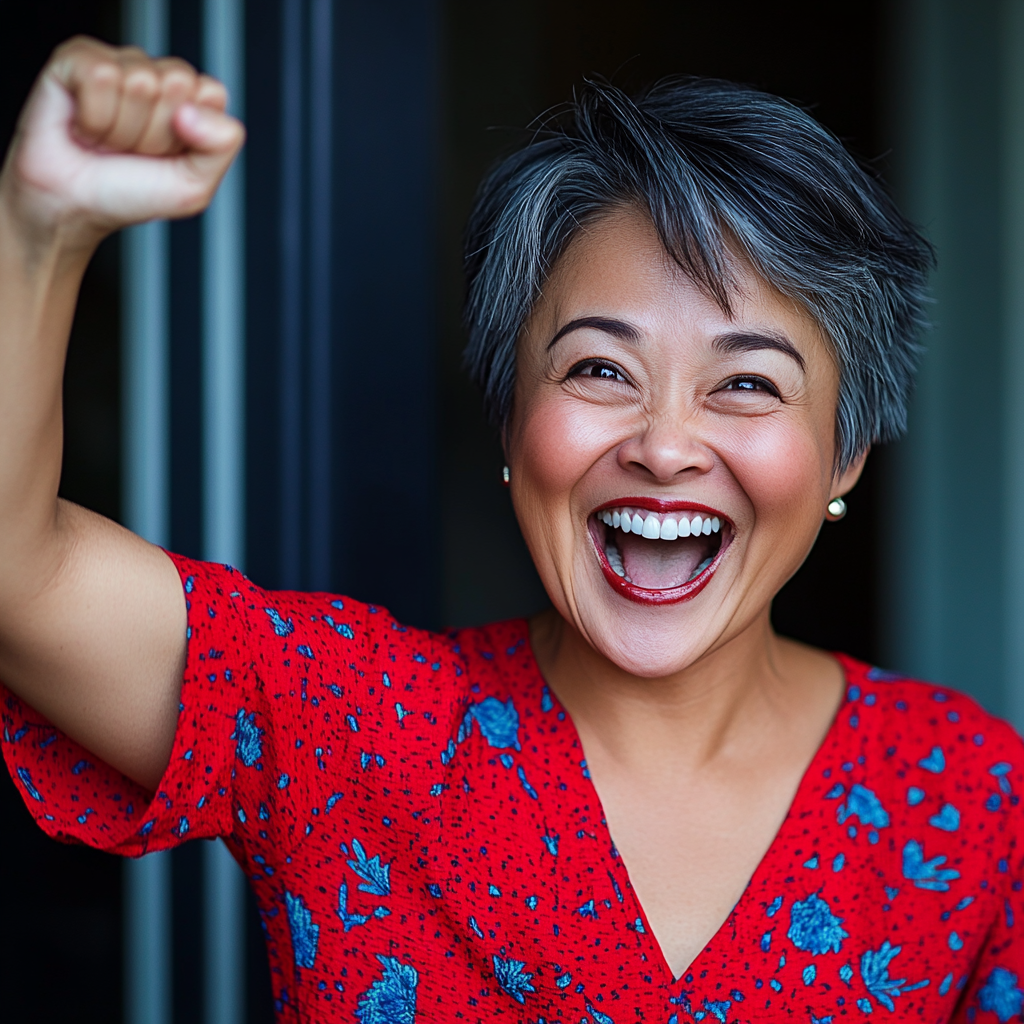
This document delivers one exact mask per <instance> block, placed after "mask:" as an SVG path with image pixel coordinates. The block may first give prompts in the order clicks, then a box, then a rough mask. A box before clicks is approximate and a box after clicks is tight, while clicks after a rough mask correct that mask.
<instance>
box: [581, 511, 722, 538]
mask: <svg viewBox="0 0 1024 1024" xmlns="http://www.w3.org/2000/svg"><path fill="white" fill-rule="evenodd" d="M597 517H598V519H600V520H601V522H603V523H607V524H608V525H609V526H610V527H611V528H612V529H613V530H622V532H623V533H635V534H637V536H639V537H646V538H647V539H648V540H675V539H676V538H677V537H696V536H697V535H698V534H704V536H707V535H708V534H711V533H718V531H719V530H720V529H721V528H722V522H721V520H720V519H719V518H718V516H701V515H700V513H694V514H692V515H691V514H690V513H687V512H679V513H676V514H674V515H659V514H658V513H657V512H646V511H644V510H643V509H638V510H634V509H628V508H624V509H605V511H603V512H598V514H597Z"/></svg>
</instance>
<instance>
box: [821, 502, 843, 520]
mask: <svg viewBox="0 0 1024 1024" xmlns="http://www.w3.org/2000/svg"><path fill="white" fill-rule="evenodd" d="M825 515H826V517H827V518H828V519H830V520H831V521H832V522H833V523H837V522H839V520H840V519H842V518H843V516H845V515H846V502H845V501H843V499H842V498H833V499H832V500H831V501H830V502H829V503H828V505H827V506H826V507H825Z"/></svg>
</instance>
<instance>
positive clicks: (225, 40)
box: [202, 0, 245, 1024]
mask: <svg viewBox="0 0 1024 1024" xmlns="http://www.w3.org/2000/svg"><path fill="white" fill-rule="evenodd" d="M244 45H245V31H244V5H243V3H242V0H204V3H203V56H204V64H205V66H206V70H207V72H209V73H210V74H212V75H214V76H215V77H217V78H219V79H220V80H221V81H223V82H224V84H225V85H226V86H227V89H228V93H229V96H230V107H229V109H230V110H231V112H232V113H233V114H235V115H237V116H243V115H244V110H243V100H244V96H245V72H244V66H243V60H244ZM244 182H245V176H244V164H243V161H242V159H241V158H240V159H239V160H237V161H236V162H235V164H234V166H233V167H232V168H231V170H230V171H229V172H228V174H227V176H226V177H225V179H224V181H223V183H222V184H221V187H220V189H219V190H218V193H217V196H216V198H215V199H214V201H213V203H212V204H211V205H210V208H209V210H208V211H207V212H206V214H205V215H204V217H203V236H202V237H203V240H202V259H203V274H202V282H203V283H202V302H203V355H202V375H203V381H202V392H203V551H204V556H205V557H206V558H207V559H210V560H212V561H218V562H226V563H230V564H232V565H235V566H239V567H241V566H242V565H243V563H244V560H245V435H244V432H245V413H244V397H245V351H244V347H245V262H244V260H245V222H244ZM243 887H244V879H243V877H242V873H241V871H240V870H239V868H238V867H237V865H235V863H234V861H233V860H232V858H231V855H230V854H229V853H228V851H227V849H226V848H225V847H224V846H223V844H222V843H219V842H218V843H210V844H208V845H207V846H206V848H205V851H204V892H203V913H204V935H203V938H204V960H205V971H204V1011H205V1017H206V1021H207V1024H241V1022H242V1020H243V1015H244V1006H245V979H244V962H245V961H244V950H245V893H244V888H243Z"/></svg>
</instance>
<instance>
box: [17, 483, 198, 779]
mask: <svg viewBox="0 0 1024 1024" xmlns="http://www.w3.org/2000/svg"><path fill="white" fill-rule="evenodd" d="M58 517H59V526H58V530H57V531H56V535H57V536H58V538H59V540H58V542H57V543H58V544H59V551H58V552H57V554H56V555H55V557H54V560H53V566H52V568H51V569H50V570H49V571H48V572H47V573H46V574H45V575H43V576H42V577H41V578H39V579H38V580H35V581H33V584H32V585H31V586H30V587H28V588H26V589H25V590H24V591H23V592H22V593H21V594H19V595H17V597H16V598H15V599H12V600H11V601H10V602H9V604H10V606H9V607H4V608H3V609H0V679H2V680H3V682H4V683H5V684H6V685H7V687H8V688H9V689H10V690H12V691H13V692H14V693H15V694H17V695H18V696H19V697H20V698H21V699H22V700H24V701H25V702H26V703H27V704H29V705H30V706H31V707H33V708H35V709H36V710H37V711H39V712H40V713H41V714H43V715H45V716H46V718H47V719H49V720H50V721H51V722H52V723H53V724H54V725H55V726H57V727H58V728H59V729H60V730H61V731H62V732H64V733H65V734H66V735H67V736H69V737H71V738H72V739H74V740H75V741H77V742H78V743H80V744H81V745H82V746H83V747H85V748H86V749H87V750H89V751H91V752H92V753H93V754H95V755H96V756H97V757H99V758H101V759H102V760H104V761H105V762H107V763H108V764H110V765H111V766H113V767H114V768H117V769H118V770H120V771H121V772H123V773H124V774H125V775H127V776H129V777H130V778H132V779H134V780H135V781H137V782H139V783H141V784H142V785H143V786H145V787H147V788H149V789H152V788H154V787H155V786H156V784H157V782H158V781H159V779H160V777H161V775H162V774H163V771H164V768H165V767H166V766H167V761H168V758H169V756H170V751H171V746H172V743H173V741H174V730H175V724H176V721H177V707H178V696H179V693H180V689H181V678H182V670H183V668H184V664H185V651H186V646H185V645H186V640H185V629H186V613H185V598H184V595H183V593H182V588H181V582H180V579H179V576H178V572H177V570H176V568H175V566H174V563H173V562H172V561H171V559H170V558H169V557H168V556H167V554H166V553H165V552H163V551H162V550H161V549H160V548H158V547H155V546H154V545H152V544H149V543H147V542H146V541H144V540H142V539H141V538H140V537H137V536H136V535H135V534H133V533H131V532H129V531H128V530H126V529H124V528H122V527H120V526H118V525H117V524H116V523H113V522H111V521H110V520H108V519H105V518H103V517H102V516H98V515H96V514H94V513H92V512H89V511H87V510H85V509H83V508H80V507H78V506H76V505H72V504H70V503H68V502H61V503H60V507H59V510H58Z"/></svg>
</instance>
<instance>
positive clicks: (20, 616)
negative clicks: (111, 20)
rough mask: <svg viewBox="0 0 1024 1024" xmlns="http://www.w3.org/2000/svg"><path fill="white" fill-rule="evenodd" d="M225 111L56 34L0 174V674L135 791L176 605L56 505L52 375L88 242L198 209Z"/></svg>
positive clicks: (129, 55) (163, 698) (177, 660)
mask: <svg viewBox="0 0 1024 1024" xmlns="http://www.w3.org/2000/svg"><path fill="white" fill-rule="evenodd" d="M225 103H226V96H225V93H224V90H223V87H222V86H220V84H219V83H217V82H215V81H214V80H213V79H210V78H207V77H206V76H201V75H197V74H196V72H195V71H194V70H193V69H192V68H190V67H189V66H188V65H186V64H185V63H184V62H182V61H177V60H173V59H165V60H159V61H152V60H150V59H149V58H147V57H146V56H145V54H143V53H142V51H140V50H137V49H133V48H126V49H114V48H112V47H108V46H105V45H103V44H101V43H98V42H96V41H94V40H89V39H75V40H71V41H70V42H68V43H65V44H64V45H63V46H61V47H60V48H59V49H58V50H57V51H56V53H55V54H54V56H53V58H52V59H51V61H50V63H49V64H48V65H47V67H46V68H45V69H44V71H43V72H42V74H41V75H40V78H39V80H38V81H37V82H36V85H35V87H34V89H33V92H32V95H31V96H30V97H29V100H28V103H27V104H26V107H25V110H24V111H23V113H22V116H21V120H20V122H19V125H18V130H17V132H16V134H15V139H14V141H13V143H12V144H11V148H10V150H9V152H8V154H7V158H6V161H5V163H4V167H3V171H2V173H0V679H2V680H3V682H4V683H5V684H6V685H7V686H8V687H10V689H11V690H13V691H14V692H15V693H16V694H18V695H19V696H20V697H21V698H23V699H24V700H25V701H27V702H28V703H29V704H30V705H31V706H33V707H34V708H36V709H37V710H38V711H40V712H42V713H43V714H45V715H46V716H47V717H48V718H49V719H50V720H51V721H52V722H53V723H54V724H55V725H57V726H58V727H59V728H60V729H62V730H63V731H64V732H66V733H67V734H68V735H69V736H71V737H73V738H74V739H75V740H77V741H78V742H79V743H81V744H82V745H83V746H85V747H87V748H88V749H89V750H91V751H93V752H94V753H95V754H96V755H97V756H98V757H101V758H103V759H104V760H105V761H107V762H108V763H109V764H111V765H113V766H114V767H116V768H118V769H120V770H121V771H123V772H124V773H125V774H126V775H128V776H130V777H132V778H134V779H135V780H137V781H138V782H140V783H142V784H143V785H146V786H148V787H150V788H153V787H154V786H155V785H156V783H157V782H158V780H159V778H160V776H161V774H162V773H163V770H164V768H165V767H166V764H167V760H168V758H169V756H170V750H171V745H172V742H173V738H174V728H175V721H176V717H177V715H176V712H177V702H178V694H179V688H180V685H181V672H182V667H183V662H184V657H185V603H184V597H183V595H182V592H181V586H180V584H179V581H178V576H177V572H176V570H175V568H174V566H173V564H172V563H171V561H170V560H169V559H168V558H167V556H166V555H165V554H164V553H163V552H162V551H160V549H159V548H156V547H153V546H152V545H151V544H148V543H146V542H145V541H143V540H142V539H140V538H139V537H137V536H135V535H134V534H132V533H130V532H129V531H127V530H124V529H122V528H121V527H120V526H117V525H116V524H115V523H112V522H110V521H109V520H107V519H104V518H103V517H101V516H97V515H95V514H93V513H91V512H88V511H86V510H85V509H82V508H79V507H78V506H75V505H72V504H70V503H68V502H65V501H60V500H58V498H57V487H58V483H59V480H60V468H61V447H62V430H63V427H62V411H61V384H62V378H63V372H64V359H65V354H66V351H67V343H68V336H69V333H70V329H71V320H72V317H73V314H74V309H75V303H76V300H77V296H78V289H79V286H80V284H81V280H82V275H83V273H84V272H85V268H86V266H87V264H88V262H89V259H90V258H91V256H92V254H93V252H94V251H95V248H96V246H97V245H98V244H99V242H100V241H101V240H102V239H103V238H104V237H105V236H106V235H107V234H110V233H111V232H113V231H115V230H117V229H118V228H121V227H124V226H125V225H127V224H132V223H138V222H141V221H145V220H151V219H154V218H162V217H179V216H187V215H190V214H193V213H197V212H198V211H200V210H201V209H203V208H204V207H205V206H206V205H207V204H208V203H209V201H210V199H211V197H212V195H213V193H214V191H215V189H216V187H217V185H218V183H219V182H220V179H221V178H222V177H223V175H224V172H225V171H226V170H227V168H228V166H229V164H230V162H231V160H232V159H233V157H234V155H235V153H236V152H237V151H238V149H239V147H240V145H241V143H242V138H243V134H244V133H243V130H242V127H241V125H240V124H239V123H238V122H237V121H235V120H234V119H232V118H230V117H228V116H227V115H226V114H225V113H224V112H223V111H224V108H225Z"/></svg>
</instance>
